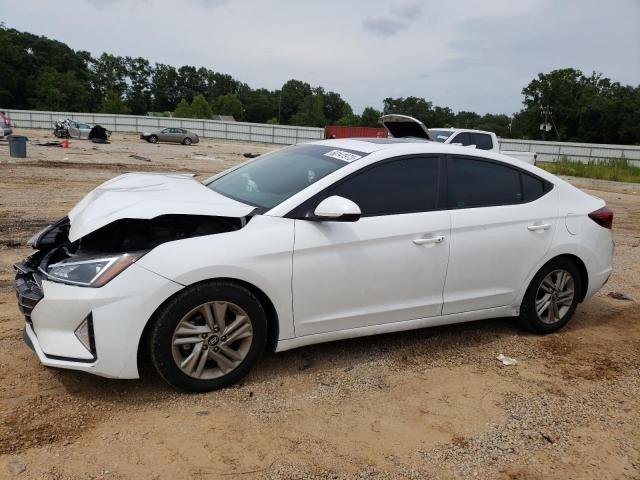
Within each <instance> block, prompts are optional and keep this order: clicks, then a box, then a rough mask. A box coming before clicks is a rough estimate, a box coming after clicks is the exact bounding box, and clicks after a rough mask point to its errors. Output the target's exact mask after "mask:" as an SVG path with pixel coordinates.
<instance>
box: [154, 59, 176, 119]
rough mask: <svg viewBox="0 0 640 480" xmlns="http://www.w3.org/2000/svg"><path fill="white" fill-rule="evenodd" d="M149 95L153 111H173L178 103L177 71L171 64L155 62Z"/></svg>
mask: <svg viewBox="0 0 640 480" xmlns="http://www.w3.org/2000/svg"><path fill="white" fill-rule="evenodd" d="M150 90H151V97H152V99H153V100H152V102H153V110H154V111H155V112H165V111H173V110H175V108H176V106H177V105H178V72H177V71H176V69H175V68H173V67H172V66H171V65H164V64H162V63H156V64H155V66H154V68H153V71H152V73H151V85H150Z"/></svg>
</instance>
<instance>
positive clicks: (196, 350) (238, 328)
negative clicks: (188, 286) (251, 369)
mask: <svg viewBox="0 0 640 480" xmlns="http://www.w3.org/2000/svg"><path fill="white" fill-rule="evenodd" d="M252 341H253V325H252V323H251V318H249V315H247V313H246V312H245V311H244V310H243V309H242V308H240V307H239V306H237V305H235V304H233V303H231V302H224V301H219V302H208V303H204V304H202V305H200V306H199V307H196V308H194V309H193V310H191V311H190V312H189V313H187V314H186V315H185V316H184V317H182V319H181V320H180V321H179V322H178V325H177V326H176V328H175V331H174V333H173V339H172V340H171V348H172V354H173V360H174V361H175V363H176V365H177V366H178V368H180V370H181V371H182V372H183V373H185V374H186V375H189V376H190V377H193V378H197V379H199V380H209V379H212V378H219V377H222V376H224V375H226V374H228V373H230V372H231V371H233V370H235V369H236V368H237V367H238V366H239V365H240V364H241V363H242V361H243V360H244V359H245V357H246V356H247V354H248V353H249V349H250V348H251V343H252Z"/></svg>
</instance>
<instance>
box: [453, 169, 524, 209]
mask: <svg viewBox="0 0 640 480" xmlns="http://www.w3.org/2000/svg"><path fill="white" fill-rule="evenodd" d="M447 186H448V196H449V205H451V206H452V207H453V208H471V207H486V206H491V205H509V204H513V203H520V202H521V201H522V200H523V198H522V189H521V187H520V172H519V171H518V170H515V169H513V168H510V167H507V166H505V165H501V164H497V163H493V162H486V161H482V160H478V159H474V158H470V157H452V158H451V160H450V163H449V171H448V181H447Z"/></svg>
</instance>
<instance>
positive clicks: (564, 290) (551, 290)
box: [535, 269, 576, 324]
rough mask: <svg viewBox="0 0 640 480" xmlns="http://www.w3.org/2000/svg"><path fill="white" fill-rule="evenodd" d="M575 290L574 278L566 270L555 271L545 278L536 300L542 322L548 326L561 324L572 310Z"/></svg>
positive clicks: (537, 312)
mask: <svg viewBox="0 0 640 480" xmlns="http://www.w3.org/2000/svg"><path fill="white" fill-rule="evenodd" d="M575 290H576V289H575V282H574V280H573V276H572V275H571V274H570V273H569V272H568V271H566V270H562V269H558V270H553V271H552V272H550V273H549V274H548V275H547V276H546V277H544V279H543V280H542V282H541V283H540V286H539V287H538V291H537V293H536V298H535V306H536V307H535V308H536V314H537V316H538V318H539V319H540V321H541V322H543V323H546V324H554V323H558V322H560V321H561V320H562V319H563V318H564V316H565V315H566V314H567V312H568V311H569V310H570V309H571V305H572V304H573V299H574V297H575Z"/></svg>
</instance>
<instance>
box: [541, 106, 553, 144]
mask: <svg viewBox="0 0 640 480" xmlns="http://www.w3.org/2000/svg"><path fill="white" fill-rule="evenodd" d="M540 112H541V113H542V115H543V116H544V123H543V124H541V125H540V130H542V140H543V141H544V139H545V137H546V133H547V132H548V131H549V130H551V125H550V124H549V117H551V107H550V106H549V105H543V106H542V107H540Z"/></svg>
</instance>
